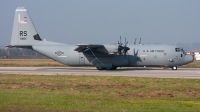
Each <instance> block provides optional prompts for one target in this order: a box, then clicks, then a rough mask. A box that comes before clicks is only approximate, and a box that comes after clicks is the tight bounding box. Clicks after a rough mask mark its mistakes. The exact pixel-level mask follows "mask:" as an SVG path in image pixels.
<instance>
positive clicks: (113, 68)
mask: <svg viewBox="0 0 200 112" xmlns="http://www.w3.org/2000/svg"><path fill="white" fill-rule="evenodd" d="M116 69H117V67H116V66H113V67H112V68H108V70H116Z"/></svg>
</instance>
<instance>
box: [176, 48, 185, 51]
mask: <svg viewBox="0 0 200 112" xmlns="http://www.w3.org/2000/svg"><path fill="white" fill-rule="evenodd" d="M175 51H176V52H183V49H182V48H175Z"/></svg>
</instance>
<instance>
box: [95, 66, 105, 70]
mask: <svg viewBox="0 0 200 112" xmlns="http://www.w3.org/2000/svg"><path fill="white" fill-rule="evenodd" d="M96 68H97V69H98V70H105V68H103V67H96Z"/></svg>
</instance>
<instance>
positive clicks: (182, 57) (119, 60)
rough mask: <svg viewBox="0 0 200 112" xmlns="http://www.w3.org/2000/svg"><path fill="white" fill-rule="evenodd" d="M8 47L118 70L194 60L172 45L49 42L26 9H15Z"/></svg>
mask: <svg viewBox="0 0 200 112" xmlns="http://www.w3.org/2000/svg"><path fill="white" fill-rule="evenodd" d="M8 47H18V48H28V49H32V50H34V51H36V52H39V53H41V54H43V55H45V56H47V57H49V58H51V59H53V60H55V61H58V62H60V63H63V64H66V65H70V66H87V65H90V66H91V65H93V66H95V67H96V68H97V69H98V70H104V69H107V70H115V69H116V68H117V67H137V66H146V67H151V66H157V67H170V68H172V70H177V67H178V66H180V65H184V64H188V63H190V62H192V61H194V57H193V56H191V55H187V54H186V52H185V51H184V50H183V49H182V48H179V47H177V46H173V45H164V44H163V45H156V44H151V45H148V44H147V45H145V44H141V43H140V44H136V42H135V43H134V44H132V45H130V44H129V45H128V42H127V41H126V39H125V43H124V45H123V43H122V42H121V37H120V41H118V44H113V45H103V44H78V45H69V44H62V43H56V42H50V41H46V40H43V39H41V38H40V36H39V34H38V33H37V31H36V29H35V27H34V24H33V23H32V21H31V18H30V16H29V15H28V12H27V9H25V8H24V7H18V8H17V9H16V11H15V17H14V23H13V31H12V37H11V44H10V45H9V46H8Z"/></svg>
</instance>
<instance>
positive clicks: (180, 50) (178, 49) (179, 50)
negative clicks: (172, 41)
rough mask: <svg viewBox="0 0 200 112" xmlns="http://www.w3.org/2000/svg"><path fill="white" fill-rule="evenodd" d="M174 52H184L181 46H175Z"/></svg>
mask: <svg viewBox="0 0 200 112" xmlns="http://www.w3.org/2000/svg"><path fill="white" fill-rule="evenodd" d="M175 51H176V52H182V53H183V54H186V52H185V51H184V50H183V48H175Z"/></svg>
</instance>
